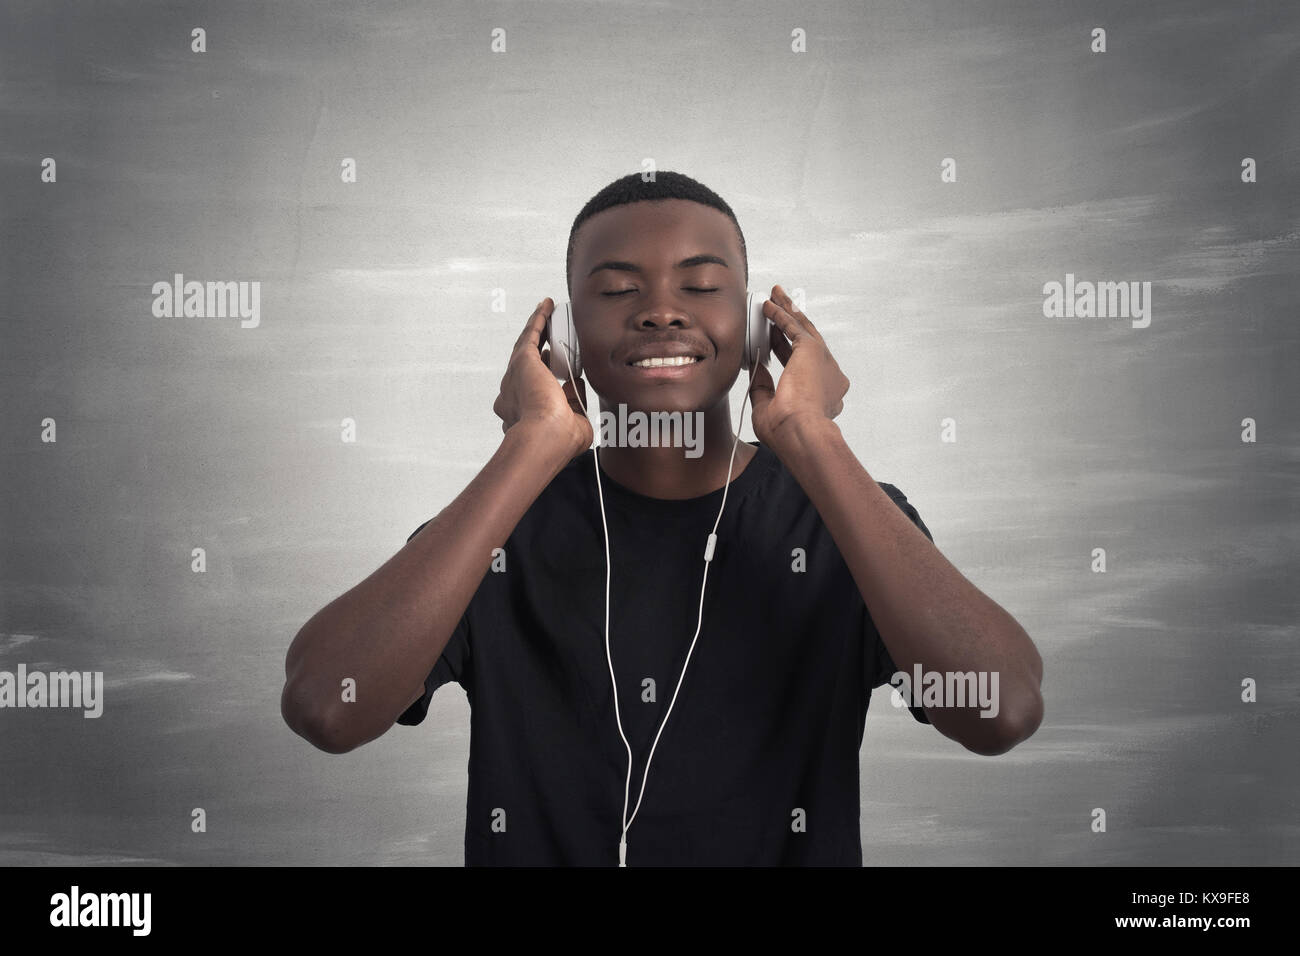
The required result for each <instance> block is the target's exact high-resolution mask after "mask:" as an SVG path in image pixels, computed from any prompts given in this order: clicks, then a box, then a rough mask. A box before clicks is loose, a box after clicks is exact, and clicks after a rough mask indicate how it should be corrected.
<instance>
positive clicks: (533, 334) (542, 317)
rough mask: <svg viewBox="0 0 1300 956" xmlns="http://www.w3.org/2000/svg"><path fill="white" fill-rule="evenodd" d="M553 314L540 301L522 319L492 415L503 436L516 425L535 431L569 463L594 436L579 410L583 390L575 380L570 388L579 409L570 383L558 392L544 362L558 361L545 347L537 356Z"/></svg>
mask: <svg viewBox="0 0 1300 956" xmlns="http://www.w3.org/2000/svg"><path fill="white" fill-rule="evenodd" d="M554 308H555V303H554V302H552V301H551V299H550V298H545V299H543V300H542V301H541V302H539V303H538V304H537V308H536V309H535V310H534V311H533V314H532V315H530V316H529V317H528V322H527V323H526V324H525V325H524V330H523V332H522V333H520V335H519V338H518V339H516V340H515V346H514V351H512V352H511V353H510V363H509V365H507V366H506V374H505V375H504V376H503V377H502V379H501V391H500V393H499V394H498V395H497V400H496V401H495V402H493V403H492V411H493V412H495V413H496V415H497V417H498V418H500V419H501V431H502V432H503V433H504V432H508V431H509V430H510V429H511V428H513V427H514V426H516V425H522V426H524V427H527V428H538V429H541V430H542V431H545V432H547V433H549V434H551V435H553V436H554V440H555V441H556V442H558V443H561V444H562V447H566V448H568V449H570V454H569V457H570V458H573V457H575V456H577V455H579V454H581V453H582V452H584V451H586V450H587V449H588V448H590V447H591V443H592V441H593V440H594V439H595V437H596V436H595V432H594V431H593V430H592V427H591V422H590V421H588V419H587V415H586V413H585V412H583V410H582V409H583V405H585V404H586V401H587V389H586V385H585V384H584V383H583V381H582V379H581V378H579V379H578V381H577V383H576V388H577V390H580V393H581V397H582V402H581V403H579V401H578V396H579V391H575V383H574V382H565V383H564V385H563V386H561V385H560V383H559V382H558V381H556V379H555V375H554V374H553V373H552V372H551V370H550V368H549V367H548V364H547V363H548V360H549V361H551V362H555V361H560V362H563V361H564V359H563V356H556V355H551V354H550V348H549V346H548V347H547V348H546V352H545V353H543V351H542V348H543V342H542V337H543V333H544V332H545V331H546V322H547V319H548V318H550V315H551V310H552V309H554Z"/></svg>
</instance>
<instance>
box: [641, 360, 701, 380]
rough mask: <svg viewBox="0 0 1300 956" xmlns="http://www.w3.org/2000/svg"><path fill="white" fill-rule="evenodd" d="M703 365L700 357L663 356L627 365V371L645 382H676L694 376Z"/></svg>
mask: <svg viewBox="0 0 1300 956" xmlns="http://www.w3.org/2000/svg"><path fill="white" fill-rule="evenodd" d="M703 364H704V356H702V355H665V356H662V357H660V356H654V357H651V358H644V359H639V360H637V361H635V362H628V363H627V370H628V371H629V372H631V373H632V375H633V376H635V377H636V378H638V379H640V380H641V381H645V382H663V381H677V380H679V379H684V378H689V377H691V376H693V375H694V374H695V369H697V368H698V367H699V366H701V365H703Z"/></svg>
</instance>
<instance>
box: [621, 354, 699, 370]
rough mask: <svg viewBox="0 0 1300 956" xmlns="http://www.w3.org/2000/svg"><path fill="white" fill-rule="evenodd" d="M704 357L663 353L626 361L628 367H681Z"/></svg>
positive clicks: (693, 363)
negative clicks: (660, 355)
mask: <svg viewBox="0 0 1300 956" xmlns="http://www.w3.org/2000/svg"><path fill="white" fill-rule="evenodd" d="M703 361H704V358H703V357H702V356H699V355H665V356H662V357H654V358H644V359H638V360H637V361H635V362H628V363H627V364H628V367H629V368H682V367H684V366H687V365H696V364H698V363H700V362H703Z"/></svg>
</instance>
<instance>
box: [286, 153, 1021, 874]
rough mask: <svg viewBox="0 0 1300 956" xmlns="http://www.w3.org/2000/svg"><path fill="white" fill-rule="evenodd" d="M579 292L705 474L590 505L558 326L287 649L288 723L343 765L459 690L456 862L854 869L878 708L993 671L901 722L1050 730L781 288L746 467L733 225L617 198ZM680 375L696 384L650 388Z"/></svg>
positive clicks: (607, 482) (579, 262) (667, 198)
mask: <svg viewBox="0 0 1300 956" xmlns="http://www.w3.org/2000/svg"><path fill="white" fill-rule="evenodd" d="M567 272H568V286H569V298H570V301H571V302H572V304H573V314H574V322H575V325H576V330H577V335H578V339H579V344H580V352H581V358H582V365H583V373H584V375H585V378H586V380H587V381H588V382H589V383H590V384H591V387H592V391H594V392H595V393H596V394H597V395H598V396H599V398H600V407H601V410H602V412H606V411H608V412H611V413H614V412H616V411H617V410H618V409H619V407H620V406H623V408H624V411H626V410H634V411H635V410H640V411H645V412H649V411H655V410H657V411H667V412H674V411H677V412H682V413H687V414H690V413H695V412H699V413H701V415H700V418H701V419H702V422H701V424H702V434H703V442H702V445H701V446H700V449H699V453H698V454H696V455H694V456H691V455H687V454H685V453H684V452H683V449H682V448H681V447H634V446H631V445H623V446H617V445H614V446H608V447H606V446H604V445H602V446H601V447H600V450H599V458H598V462H599V469H600V483H599V487H598V486H597V476H596V470H595V462H593V454H594V452H593V450H592V449H591V447H590V446H591V445H592V443H593V440H594V433H593V429H592V425H591V423H590V422H589V420H588V418H587V416H586V415H585V414H584V413H583V411H582V409H583V407H584V406H585V405H586V397H585V396H586V391H585V388H583V387H582V382H581V379H579V381H578V390H577V391H575V389H574V386H573V385H572V384H570V383H566V384H565V385H564V386H563V387H561V385H560V384H558V383H557V381H556V377H555V375H554V374H553V373H552V371H551V369H552V368H555V369H556V370H557V371H558V372H561V373H563V372H564V365H563V358H562V356H558V355H556V356H551V355H550V354H549V349H546V350H543V343H544V341H545V329H546V323H547V320H548V318H549V316H550V314H551V311H552V309H553V308H554V303H553V302H552V301H551V300H550V299H545V300H543V301H542V302H541V303H539V305H538V307H537V309H536V310H535V311H534V312H533V314H532V315H531V316H530V317H529V319H528V322H527V324H526V325H525V327H524V330H523V333H522V334H521V335H520V336H519V339H518V341H517V342H516V343H515V347H514V351H513V353H512V354H511V357H510V362H509V365H508V367H507V369H506V373H505V376H504V378H503V379H502V380H501V390H500V394H499V395H498V396H497V399H496V403H495V405H494V406H493V410H494V411H495V412H496V414H497V415H498V416H499V417H500V418H501V420H502V430H503V432H504V436H505V437H504V438H503V439H502V442H501V446H500V447H499V449H498V450H497V452H496V453H495V454H494V455H493V456H492V458H491V459H490V460H489V461H488V462H487V464H486V465H485V466H484V468H483V470H482V471H481V472H480V473H479V474H478V476H477V477H475V478H474V480H473V481H471V482H470V484H469V485H468V486H467V487H466V488H465V490H464V491H463V492H462V493H461V494H460V495H459V496H458V497H457V498H456V499H455V500H454V501H453V502H451V504H449V505H448V506H447V507H446V508H444V509H443V510H442V511H441V512H439V514H438V515H437V516H436V517H435V518H433V519H431V520H430V521H427V522H425V523H424V524H422V525H420V527H419V528H417V529H416V530H415V532H414V533H413V534H412V535H411V537H410V538H408V539H407V544H406V546H405V547H404V548H402V549H401V550H400V551H398V552H397V554H395V555H394V556H393V557H392V558H390V559H389V560H388V562H387V563H386V564H384V565H383V566H382V567H381V568H379V569H378V570H377V571H375V572H374V573H373V574H372V575H370V577H368V578H366V580H364V581H362V582H361V583H360V584H358V585H357V586H356V587H354V588H353V589H352V590H350V591H348V592H347V593H346V594H344V595H342V596H341V597H339V598H338V599H336V600H335V601H333V602H332V603H331V604H329V605H328V606H327V607H325V608H324V609H323V610H321V611H320V612H318V613H317V614H316V615H315V616H314V617H313V618H312V619H311V620H310V621H308V622H307V624H306V625H305V626H304V627H303V629H302V630H301V631H300V632H299V634H298V635H297V637H296V638H295V639H294V641H293V644H292V646H291V647H290V648H289V653H288V659H287V662H286V675H287V679H286V684H285V689H284V696H283V704H282V709H283V713H284V717H285V720H286V721H287V722H288V724H289V726H290V727H292V728H293V729H294V730H295V731H296V732H297V733H299V734H300V735H302V736H303V737H305V738H306V739H307V740H309V741H311V742H312V743H313V744H315V745H316V746H317V747H319V748H321V749H322V750H326V751H329V752H331V753H343V752H346V751H349V750H352V749H354V748H356V747H358V746H360V745H361V744H363V743H366V742H367V741H370V740H373V739H375V738H376V737H379V736H380V735H382V734H383V733H384V732H385V731H387V730H388V728H389V727H391V726H392V725H393V723H394V722H396V723H400V724H418V723H420V722H421V721H422V720H423V719H424V717H425V714H426V712H427V709H428V706H429V700H430V697H431V696H432V694H433V693H434V691H435V690H436V689H437V688H438V687H439V686H441V685H442V684H444V683H446V682H448V681H456V682H457V683H459V684H460V685H461V686H462V687H463V688H464V690H465V692H466V694H467V695H468V699H469V703H470V708H471V711H470V712H471V725H470V760H469V793H468V801H467V804H466V822H465V862H466V864H467V865H477V864H515V865H518V864H543V865H546V864H550V865H574V864H576V865H593V866H615V865H619V864H620V862H623V863H625V865H628V866H644V865H668V864H687V865H690V864H713V865H728V864H731V865H780V864H823V865H826V864H829V865H861V863H862V849H861V842H860V836H859V809H860V800H861V798H860V793H859V776H858V757H859V749H860V747H861V743H862V738H863V730H864V723H865V719H866V713H867V705H868V703H869V701H870V698H871V691H872V689H873V688H875V687H879V686H881V685H882V684H885V683H886V682H890V681H891V677H893V675H894V674H895V672H898V671H901V672H903V673H905V674H907V675H909V676H911V675H914V673H915V671H914V669H916V668H919V669H920V671H921V673H923V674H926V673H929V672H937V673H939V674H940V675H951V674H970V675H971V676H972V677H973V676H974V674H975V673H979V674H981V675H985V676H987V675H993V674H995V675H996V678H997V679H996V683H992V682H989V683H988V684H985V683H981V685H980V686H981V687H985V686H991V687H992V688H993V690H994V691H995V694H994V698H995V702H996V703H995V706H994V707H989V706H987V704H988V702H987V700H985V701H983V702H982V703H981V702H980V701H978V700H976V695H975V694H974V692H973V690H972V693H971V695H970V696H969V698H966V699H965V700H963V701H958V702H954V701H953V700H951V699H948V698H944V697H942V696H938V695H929V696H928V697H927V698H925V699H924V701H923V702H924V706H922V705H921V704H922V698H920V697H916V698H913V697H908V698H907V700H908V701H909V706H910V709H911V712H912V714H913V716H914V717H915V718H916V719H917V720H918V721H921V722H923V723H929V724H933V726H934V727H935V728H936V729H937V730H939V731H940V732H941V733H943V734H944V735H946V736H948V737H950V738H952V739H953V740H956V741H958V742H959V743H961V744H962V745H963V746H964V747H966V748H967V749H969V750H971V751H974V752H975V753H980V754H988V755H992V754H1000V753H1003V752H1005V751H1007V750H1009V749H1010V748H1011V747H1013V746H1015V745H1016V744H1017V743H1019V742H1020V741H1022V740H1024V739H1025V738H1027V737H1028V736H1030V735H1031V734H1032V733H1033V732H1034V731H1035V729H1037V727H1038V724H1039V722H1040V721H1041V719H1042V700H1041V696H1040V693H1039V687H1040V684H1041V681H1042V662H1041V660H1040V658H1039V655H1038V652H1037V651H1036V649H1035V648H1034V645H1033V642H1032V641H1031V640H1030V639H1029V637H1028V635H1026V634H1025V632H1024V630H1023V629H1022V628H1021V627H1020V626H1019V625H1018V624H1017V623H1016V621H1015V620H1014V619H1013V618H1012V617H1011V616H1010V615H1009V614H1008V613H1007V612H1006V611H1005V610H1003V609H1002V608H1001V607H999V606H998V605H997V604H996V603H994V602H993V601H992V600H991V599H989V598H988V597H987V596H985V595H984V594H983V593H982V592H981V591H979V590H978V589H977V588H976V587H975V586H974V585H972V584H971V583H970V582H969V581H968V580H966V578H965V577H964V576H963V575H962V574H961V573H960V572H959V571H958V570H957V569H956V568H955V567H953V566H952V564H950V563H949V562H948V561H947V559H945V558H944V556H943V555H942V554H941V553H940V552H939V551H938V549H937V548H935V546H934V544H933V543H932V541H931V538H930V532H929V530H928V529H927V528H926V527H925V525H924V523H923V522H922V521H921V518H920V515H919V514H918V513H917V511H916V509H915V508H914V507H912V505H911V504H909V503H908V501H907V499H906V498H905V497H904V495H903V494H902V492H900V491H899V490H898V489H897V488H895V487H894V486H892V485H889V484H880V483H877V482H876V481H875V480H874V479H873V478H872V477H871V476H870V475H869V474H868V473H867V471H866V469H865V468H863V466H862V465H861V464H860V463H859V461H858V460H857V458H856V457H855V456H854V454H853V452H852V451H850V449H849V447H848V446H847V445H846V444H845V442H844V439H843V436H842V435H841V433H840V431H839V429H838V427H837V426H836V425H835V424H834V421H833V419H834V418H835V417H836V415H838V414H839V412H840V411H841V410H842V408H843V401H842V400H843V397H844V394H845V393H846V391H847V390H848V386H849V382H848V379H847V378H845V376H844V374H843V373H842V372H841V371H840V369H839V366H838V365H837V364H836V362H835V359H834V357H833V356H832V354H831V352H830V350H829V348H828V346H827V343H826V342H825V340H824V339H823V338H822V337H821V335H820V334H819V333H818V331H817V329H816V328H815V326H814V325H813V323H812V322H811V321H809V319H808V317H807V316H805V315H804V314H803V313H802V312H799V311H797V310H795V308H794V304H793V302H792V301H791V300H790V298H789V297H788V296H787V295H786V294H785V292H784V291H783V290H782V289H781V288H780V286H776V287H774V288H773V290H772V297H771V299H770V300H768V301H767V302H766V303H765V304H764V306H763V308H764V313H765V315H766V316H767V317H768V318H769V319H770V320H771V321H772V323H773V328H772V332H771V337H770V342H771V347H772V350H773V351H774V352H775V353H776V355H777V358H778V359H779V360H780V361H781V362H782V364H783V366H784V371H783V373H782V375H781V380H780V384H779V387H776V388H774V387H773V379H772V376H771V375H770V374H769V373H768V371H767V370H766V369H765V368H763V367H762V366H761V365H760V366H759V367H758V368H757V369H756V370H755V372H754V377H753V382H752V386H751V389H750V392H749V394H750V396H751V401H752V404H753V428H754V433H755V435H756V436H757V437H758V441H757V442H755V443H744V442H742V443H739V444H738V445H737V444H736V443H735V436H736V433H735V431H734V430H733V429H734V428H735V427H736V426H734V425H733V422H732V416H731V412H730V409H729V402H728V392H729V390H730V387H731V386H732V385H733V383H734V382H735V381H736V377H737V375H738V374H740V375H746V376H747V375H748V369H746V368H742V354H743V351H744V344H745V321H744V316H745V311H746V310H745V300H746V289H747V286H748V280H749V269H748V263H747V260H746V255H745V245H744V238H743V236H742V235H741V232H740V227H739V224H738V223H737V222H736V218H735V216H734V214H733V213H732V211H731V209H730V208H729V207H728V206H727V204H726V203H725V202H723V201H722V199H720V198H719V197H718V196H717V195H715V194H714V193H713V192H712V191H710V190H709V189H707V188H706V187H704V186H702V185H701V184H699V183H697V182H696V181H695V180H693V179H690V178H689V177H686V176H682V175H680V174H677V173H671V172H660V173H658V174H657V176H656V180H655V181H654V182H648V183H647V182H643V181H642V180H641V177H640V175H639V174H633V175H631V176H628V177H625V178H623V179H620V180H618V181H616V182H614V183H612V184H610V185H609V186H608V187H606V188H605V189H604V190H602V191H601V192H600V193H598V194H597V195H596V196H595V197H593V198H592V200H591V201H590V202H588V204H587V205H586V206H585V207H584V209H583V210H582V212H580V213H579V214H578V217H577V219H576V220H575V222H574V224H573V230H572V231H571V233H570V240H569V256H568V267H567ZM665 356H674V357H677V358H675V359H674V363H682V362H685V364H672V365H668V366H665V365H663V364H661V363H658V362H655V361H650V360H653V359H657V358H659V357H665ZM548 363H549V367H548ZM647 365H658V367H647ZM733 455H734V457H733ZM729 473H730V475H731V480H730V482H729V483H728V474H729ZM724 495H725V501H724ZM602 509H603V514H604V519H603V520H602ZM720 510H721V517H720V518H719V511H720ZM715 522H716V523H717V527H716V533H717V539H716V544H715V547H714V548H713V549H712V556H711V560H710V561H708V562H706V560H705V551H706V540H707V539H708V538H709V534H710V532H711V531H713V530H714V524H715ZM606 538H607V541H608V552H607V551H606ZM607 554H608V561H609V564H608V566H607V563H606V561H607ZM706 568H707V570H706ZM607 595H608V600H607ZM868 608H869V609H870V611H869V612H868ZM346 678H352V679H353V680H354V681H355V687H356V695H355V700H354V701H348V700H344V699H342V694H341V692H340V687H341V685H342V683H343V682H344V681H345V679H346ZM615 686H616V687H617V697H616V696H615V692H614V689H613V688H614V687H615ZM947 686H949V687H952V686H955V685H953V684H952V682H951V681H950V682H948V685H947ZM970 686H971V687H972V688H973V687H974V684H973V683H972V684H971V685H970ZM921 690H922V688H920V687H918V688H915V691H914V692H915V693H917V694H918V695H919V694H920V692H921Z"/></svg>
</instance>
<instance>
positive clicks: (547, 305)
mask: <svg viewBox="0 0 1300 956" xmlns="http://www.w3.org/2000/svg"><path fill="white" fill-rule="evenodd" d="M554 308H555V303H554V302H551V299H550V297H549V296H548V297H547V298H545V299H543V300H542V301H541V302H538V303H537V308H536V309H534V310H533V314H532V315H530V316H529V317H528V321H527V322H525V323H524V330H523V331H522V332H520V333H519V338H517V339H515V344H514V346H513V348H512V349H511V351H514V350H515V349H518V348H519V347H520V346H522V345H532V346H533V347H534V348H537V349H541V347H542V332H543V331H545V329H546V320H547V319H548V318H550V316H551V310H552V309H554Z"/></svg>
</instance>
